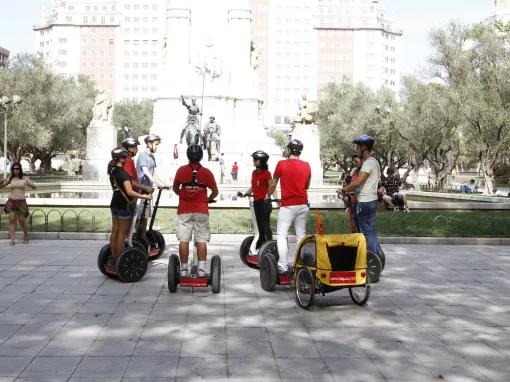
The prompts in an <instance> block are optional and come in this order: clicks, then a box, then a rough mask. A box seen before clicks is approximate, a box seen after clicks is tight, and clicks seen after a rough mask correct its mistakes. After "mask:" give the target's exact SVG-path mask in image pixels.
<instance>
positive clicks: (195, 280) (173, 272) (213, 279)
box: [168, 254, 221, 293]
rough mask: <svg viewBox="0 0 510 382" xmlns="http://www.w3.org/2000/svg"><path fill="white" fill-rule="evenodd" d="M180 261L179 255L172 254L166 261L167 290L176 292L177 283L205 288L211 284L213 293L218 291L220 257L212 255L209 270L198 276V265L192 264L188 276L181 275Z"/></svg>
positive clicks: (219, 288)
mask: <svg viewBox="0 0 510 382" xmlns="http://www.w3.org/2000/svg"><path fill="white" fill-rule="evenodd" d="M180 268H181V263H180V261H179V256H177V255H176V254H173V255H171V256H170V259H169V261H168V291H169V292H170V293H175V292H177V285H181V286H182V287H192V288H207V287H209V286H211V289H212V292H213V293H220V290H221V258H220V256H218V255H214V256H213V257H212V258H211V268H210V272H209V273H206V275H205V276H203V277H199V276H198V265H197V264H193V265H192V266H191V270H190V273H189V275H188V276H186V277H184V276H181V269H180Z"/></svg>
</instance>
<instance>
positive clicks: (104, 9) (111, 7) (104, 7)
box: [67, 5, 117, 12]
mask: <svg viewBox="0 0 510 382" xmlns="http://www.w3.org/2000/svg"><path fill="white" fill-rule="evenodd" d="M67 9H68V10H70V11H72V10H74V6H72V5H70V6H68V7H67ZM92 10H93V11H95V12H98V11H101V10H102V11H103V12H107V11H108V6H107V5H103V6H102V7H99V6H97V5H95V6H90V5H86V6H85V11H86V12H90V11H92ZM110 10H111V11H112V12H115V11H117V6H115V5H112V6H110Z"/></svg>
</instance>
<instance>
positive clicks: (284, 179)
mask: <svg viewBox="0 0 510 382" xmlns="http://www.w3.org/2000/svg"><path fill="white" fill-rule="evenodd" d="M303 147H304V146H303V143H302V142H301V141H299V140H297V139H292V140H291V141H290V142H289V144H288V145H287V151H286V156H287V159H285V160H281V161H279V162H278V164H277V165H276V169H275V170H274V174H273V179H272V180H271V182H270V185H269V189H268V191H267V193H268V195H272V194H273V192H274V191H275V190H276V186H277V184H278V181H280V180H281V208H280V211H279V212H278V222H277V226H276V230H277V233H276V235H277V240H276V241H277V246H278V256H279V258H278V272H279V273H280V274H287V273H289V266H288V264H287V256H288V252H289V247H288V244H287V236H288V234H289V229H290V226H291V225H292V224H294V229H295V231H296V242H297V243H298V244H299V242H300V241H301V239H302V238H303V237H304V236H305V233H306V219H307V217H308V188H309V187H310V179H311V177H312V170H311V168H310V164H309V163H308V162H305V161H302V160H301V159H299V156H300V155H301V152H302V151H303Z"/></svg>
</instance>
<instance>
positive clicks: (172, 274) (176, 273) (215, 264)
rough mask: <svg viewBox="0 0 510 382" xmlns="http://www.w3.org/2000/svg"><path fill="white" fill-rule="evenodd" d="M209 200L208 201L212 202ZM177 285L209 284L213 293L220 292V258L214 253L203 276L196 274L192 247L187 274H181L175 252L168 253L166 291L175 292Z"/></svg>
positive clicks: (195, 262) (194, 252) (201, 286)
mask: <svg viewBox="0 0 510 382" xmlns="http://www.w3.org/2000/svg"><path fill="white" fill-rule="evenodd" d="M214 202H215V201H211V202H209V203H214ZM177 285H181V286H183V287H192V288H207V287H208V286H211V289H212V292H213V293H220V290H221V258H220V256H219V255H214V256H213V257H212V258H211V268H210V272H209V273H206V274H205V276H199V275H198V257H197V251H196V249H195V247H194V249H193V260H192V262H191V269H190V272H189V274H188V276H185V277H183V276H181V262H180V260H179V256H178V255H176V254H172V255H170V259H169V260H168V291H169V292H170V293H175V292H177Z"/></svg>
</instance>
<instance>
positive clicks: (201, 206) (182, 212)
mask: <svg viewBox="0 0 510 382" xmlns="http://www.w3.org/2000/svg"><path fill="white" fill-rule="evenodd" d="M186 154H187V156H188V159H189V164H187V165H185V166H182V167H179V169H178V170H177V173H176V174H175V178H174V185H173V190H174V192H175V193H176V194H177V195H179V205H178V207H177V217H178V222H177V229H176V235H177V239H178V240H179V257H180V259H181V276H183V277H187V276H188V257H189V242H190V241H191V239H192V235H193V234H194V239H195V240H194V241H195V243H196V246H197V256H198V276H199V277H203V276H205V274H206V272H205V263H206V260H207V242H208V241H209V240H210V238H211V233H210V230H209V205H208V203H209V202H211V201H212V200H214V198H215V197H216V196H217V195H218V187H217V186H216V181H215V180H214V175H213V174H212V172H211V171H209V170H208V169H207V168H205V167H202V165H201V164H200V161H201V160H202V157H203V156H204V153H203V150H202V147H201V146H200V145H191V146H189V147H188V150H187V151H186ZM207 189H210V190H211V194H210V195H209V197H207Z"/></svg>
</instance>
